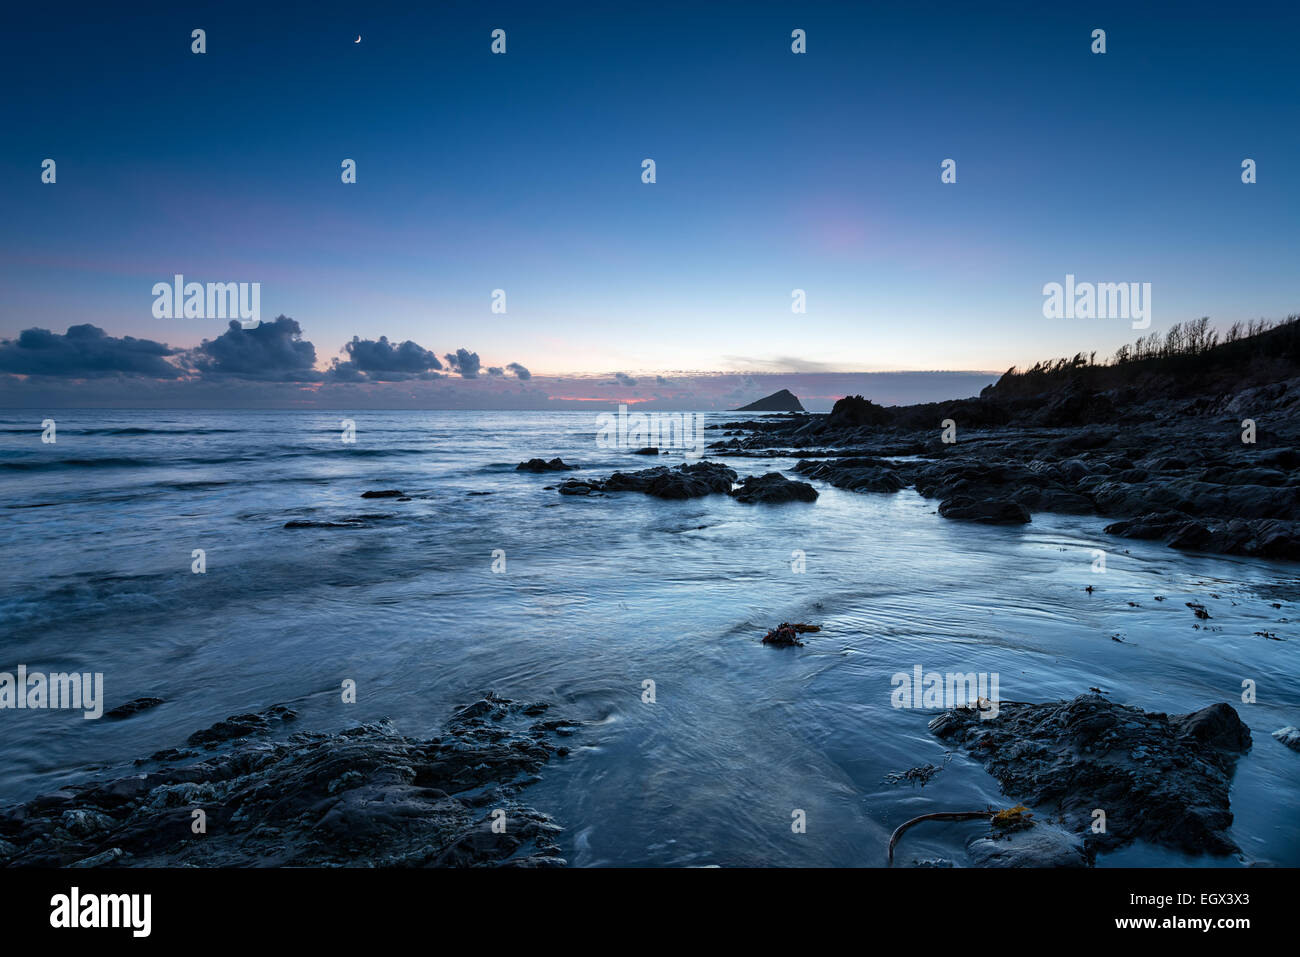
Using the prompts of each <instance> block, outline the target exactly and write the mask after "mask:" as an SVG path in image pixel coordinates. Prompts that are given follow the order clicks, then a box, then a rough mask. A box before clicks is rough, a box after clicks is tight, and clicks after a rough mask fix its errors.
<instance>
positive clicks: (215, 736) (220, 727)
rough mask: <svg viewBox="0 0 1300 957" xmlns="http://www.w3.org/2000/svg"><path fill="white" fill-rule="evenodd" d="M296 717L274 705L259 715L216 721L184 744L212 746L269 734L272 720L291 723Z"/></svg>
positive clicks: (295, 714)
mask: <svg viewBox="0 0 1300 957" xmlns="http://www.w3.org/2000/svg"><path fill="white" fill-rule="evenodd" d="M297 717H298V713H297V712H296V711H292V710H290V709H289V708H286V707H285V706H284V705H276V706H275V707H273V708H268V709H267V710H265V711H263V712H261V713H260V714H235V715H231V716H230V717H229V718H227V719H226V720H225V721H218V722H217V723H216V724H214V725H213V726H212V727H210V728H207V729H205V730H203V731H195V732H194V733H193V734H191V735H190V736H189V738H188V739H187V740H186V742H185V743H186V744H191V745H204V746H212V745H216V744H220V743H222V742H225V741H233V740H235V739H237V738H247V737H250V736H252V735H261V734H270V733H271V729H272V725H271V722H272V721H273V720H279V721H293V720H294V719H295V718H297Z"/></svg>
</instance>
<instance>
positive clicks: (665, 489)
mask: <svg viewBox="0 0 1300 957" xmlns="http://www.w3.org/2000/svg"><path fill="white" fill-rule="evenodd" d="M735 481H736V473H735V471H734V470H732V469H729V468H727V466H725V465H721V464H719V463H717V462H692V463H685V464H682V465H678V466H676V467H670V466H667V465H657V466H655V467H654V468H649V469H643V470H641V471H639V472H615V473H614V474H613V475H611V476H610V477H609V478H607V479H605V480H604V481H603V482H602V481H598V480H594V479H593V480H586V481H581V482H579V481H577V480H575V479H570V480H569V481H567V482H565V483H564V484H563V485H561V486H559V488H558V491H559V492H560V494H561V495H590V494H591V493H593V492H643V493H644V494H646V495H653V496H654V497H656V498H667V499H685V498H699V497H701V496H704V495H711V494H713V493H722V494H726V493H728V492H730V491H731V485H732V483H733V482H735Z"/></svg>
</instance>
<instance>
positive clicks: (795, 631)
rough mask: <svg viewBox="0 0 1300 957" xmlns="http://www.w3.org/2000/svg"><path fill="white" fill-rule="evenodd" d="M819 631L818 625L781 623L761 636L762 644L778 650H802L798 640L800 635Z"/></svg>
mask: <svg viewBox="0 0 1300 957" xmlns="http://www.w3.org/2000/svg"><path fill="white" fill-rule="evenodd" d="M821 630H822V629H821V626H820V625H802V624H795V625H792V624H790V622H788V621H783V622H781V624H779V625H777V626H776V627H775V628H773V629H772V630H771V631H769V632H768V633H767V634H766V635H764V636H763V644H765V645H776V646H777V647H778V648H792V647H793V648H802V647H803V642H802V641H800V640H799V636H800V635H806V634H810V633H812V632H818V631H821Z"/></svg>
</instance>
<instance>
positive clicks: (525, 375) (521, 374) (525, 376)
mask: <svg viewBox="0 0 1300 957" xmlns="http://www.w3.org/2000/svg"><path fill="white" fill-rule="evenodd" d="M506 371H507V372H513V373H514V374H515V377H516V378H519V379H522V380H523V381H525V382H527V381H528V380H529V379H531V378H532V377H533V374H532V373H531V372H529V371H528V370H527V369H525V368H524V367H523V366H521V365H520V364H519V363H518V362H512V363H510V365H508V366H506Z"/></svg>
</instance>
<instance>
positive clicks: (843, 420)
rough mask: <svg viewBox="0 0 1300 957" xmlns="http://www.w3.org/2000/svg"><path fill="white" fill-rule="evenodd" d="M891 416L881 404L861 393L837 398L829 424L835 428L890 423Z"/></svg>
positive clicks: (828, 418)
mask: <svg viewBox="0 0 1300 957" xmlns="http://www.w3.org/2000/svg"><path fill="white" fill-rule="evenodd" d="M890 419H891V416H890V414H889V412H888V411H886V410H885V409H884V408H882V407H881V406H878V405H876V403H874V402H872V401H871V400H870V399H866V398H863V397H862V396H860V395H846V396H845V397H844V398H842V399H836V400H835V405H834V406H832V407H831V414H830V415H829V416H828V417H827V419H826V423H827V425H829V426H831V427H834V428H842V427H844V426H853V427H857V426H862V425H888V424H889V422H890Z"/></svg>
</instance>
